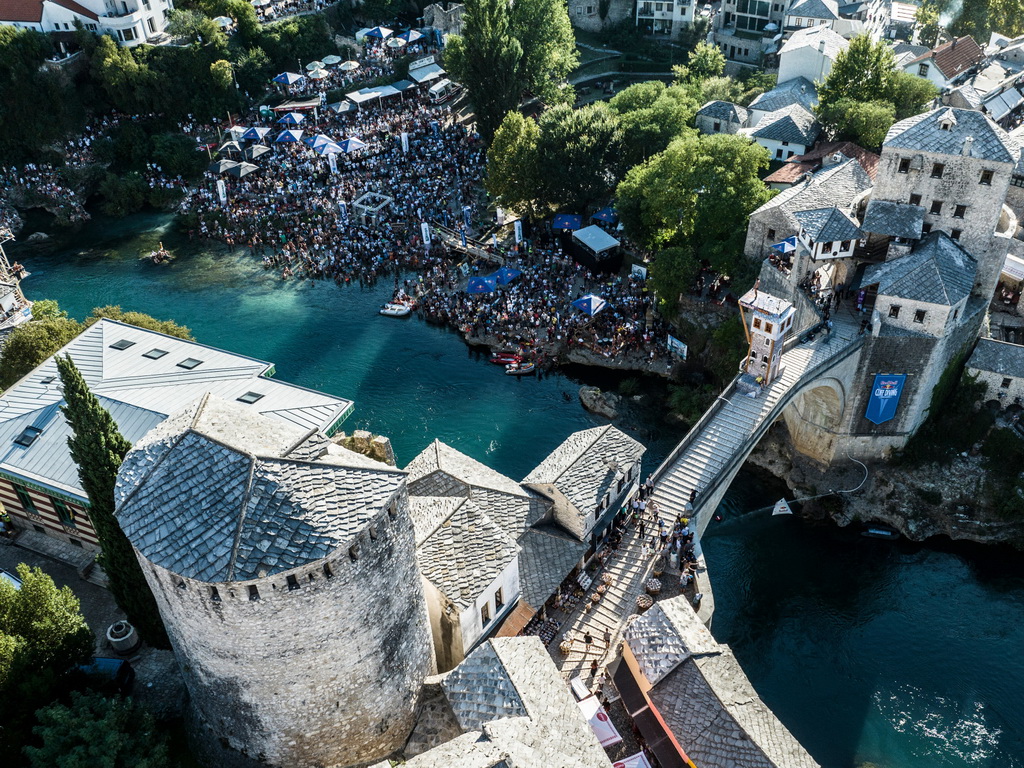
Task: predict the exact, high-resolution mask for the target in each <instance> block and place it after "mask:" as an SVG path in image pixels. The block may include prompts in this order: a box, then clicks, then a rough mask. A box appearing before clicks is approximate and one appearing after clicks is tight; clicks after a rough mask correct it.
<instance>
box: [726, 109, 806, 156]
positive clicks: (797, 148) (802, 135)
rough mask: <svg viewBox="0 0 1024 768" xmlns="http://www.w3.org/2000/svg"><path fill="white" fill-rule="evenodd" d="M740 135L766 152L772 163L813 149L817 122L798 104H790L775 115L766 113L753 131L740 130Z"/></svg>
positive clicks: (747, 129)
mask: <svg viewBox="0 0 1024 768" xmlns="http://www.w3.org/2000/svg"><path fill="white" fill-rule="evenodd" d="M740 133H742V134H746V135H748V136H750V138H751V139H753V140H754V141H755V142H757V143H758V144H760V145H761V146H762V147H764V148H765V149H767V150H768V154H769V155H770V156H771V158H772V159H773V160H788V159H789V158H791V157H793V156H794V155H802V154H804V153H805V152H807V150H808V149H810V148H811V147H813V146H814V142H815V141H816V140H817V138H818V134H819V133H821V126H820V125H819V124H818V120H817V118H815V116H814V115H813V114H811V113H810V112H809V111H808V110H807V109H805V108H804V107H803V106H801V105H800V104H793V105H792V106H789V107H785V108H783V109H780V110H778V111H776V112H769V113H768V114H767V115H765V117H764V118H763V119H762V120H761V121H760V122H759V123H758V124H757V125H756V126H754V127H751V128H742V129H740Z"/></svg>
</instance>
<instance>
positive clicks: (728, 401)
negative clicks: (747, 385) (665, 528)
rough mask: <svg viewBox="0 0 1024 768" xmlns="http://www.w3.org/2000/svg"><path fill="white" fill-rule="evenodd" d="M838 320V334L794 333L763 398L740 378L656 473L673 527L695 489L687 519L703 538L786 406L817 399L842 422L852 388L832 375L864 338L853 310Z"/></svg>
mask: <svg viewBox="0 0 1024 768" xmlns="http://www.w3.org/2000/svg"><path fill="white" fill-rule="evenodd" d="M833 321H834V327H833V329H832V333H831V334H829V335H826V334H824V333H821V334H819V335H818V336H817V337H816V338H815V339H814V340H812V341H809V342H805V343H802V344H801V343H800V342H799V337H794V338H793V339H792V340H791V341H790V342H789V343H788V344H787V345H786V348H785V349H784V351H783V355H782V361H781V365H780V372H779V375H778V377H777V378H776V379H775V381H773V382H772V383H771V385H770V386H768V387H766V388H765V389H764V391H762V392H761V393H760V395H759V396H758V397H756V398H751V397H750V396H749V395H748V394H747V393H745V392H743V391H742V390H740V389H737V386H736V381H737V380H735V379H734V380H733V382H732V383H731V384H730V385H729V386H728V387H726V389H725V391H724V392H722V394H721V395H719V396H718V398H717V399H716V400H715V402H714V404H713V405H712V406H711V407H710V408H709V409H708V410H707V412H706V413H705V414H704V415H703V416H702V417H701V419H700V421H698V422H697V423H696V424H695V425H694V427H693V429H691V430H690V431H689V433H687V435H686V437H684V438H683V439H682V441H681V442H680V443H679V445H677V446H676V447H675V449H674V450H673V451H672V453H671V454H669V456H668V458H666V459H665V461H664V462H663V463H662V465H661V466H660V467H658V469H657V470H655V472H654V482H655V490H654V498H655V500H656V501H657V502H658V506H659V508H660V509H661V514H662V518H663V519H664V520H665V522H666V523H667V524H671V523H672V522H674V521H675V519H676V517H677V516H678V515H680V514H682V513H683V511H684V509H685V508H686V504H687V503H688V502H689V500H690V492H691V491H692V490H694V489H696V490H697V498H696V500H695V501H694V504H693V509H692V511H690V512H689V515H688V516H689V517H690V518H691V520H692V521H694V522H695V523H696V530H697V536H698V538H699V537H700V536H702V535H703V534H704V530H705V529H706V528H707V526H708V522H709V521H710V520H711V516H712V515H713V514H714V512H715V509H716V508H717V507H718V504H719V503H720V502H721V500H722V497H723V496H724V495H725V492H726V490H727V489H728V488H729V485H730V483H732V480H733V478H734V477H735V476H736V473H737V472H738V471H739V469H740V467H741V466H743V462H744V461H746V459H747V456H749V455H750V452H751V451H752V450H753V449H754V446H756V445H757V443H758V442H759V441H760V440H761V438H762V437H764V435H765V433H766V432H767V431H768V429H769V428H770V427H771V425H772V424H773V423H774V422H775V421H776V419H778V418H779V416H781V415H782V413H783V411H785V410H786V408H787V407H790V406H793V407H794V408H795V409H797V410H799V408H800V406H801V405H802V404H803V401H805V400H808V399H810V400H816V401H818V402H817V403H816V404H815V406H816V407H811V408H808V409H807V410H808V412H813V413H815V414H818V416H817V417H816V418H817V419H818V420H819V422H820V420H821V418H822V417H821V414H835V420H836V421H838V419H839V418H840V415H841V414H842V413H843V411H844V409H845V406H846V403H845V401H846V392H845V387H844V385H843V384H842V382H841V380H839V379H837V378H834V377H833V376H830V373H831V372H833V371H834V370H835V369H836V368H838V367H839V366H840V365H842V363H843V362H845V361H846V360H848V359H849V358H850V357H851V356H852V355H854V354H855V353H856V351H857V350H858V349H859V348H860V346H861V345H862V344H863V341H864V338H863V336H861V335H860V334H859V324H858V322H857V320H856V319H854V317H852V316H851V315H850V314H849V313H847V312H841V313H837V314H836V315H835V316H833ZM826 421H827V417H826ZM808 426H809V427H810V431H814V430H815V429H819V430H821V429H823V430H826V431H827V430H828V429H829V428H831V427H833V426H836V425H835V424H829V423H814V424H809V425H808ZM797 429H799V427H797ZM795 437H796V436H795ZM691 525H692V523H691Z"/></svg>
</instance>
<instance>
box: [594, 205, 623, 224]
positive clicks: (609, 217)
mask: <svg viewBox="0 0 1024 768" xmlns="http://www.w3.org/2000/svg"><path fill="white" fill-rule="evenodd" d="M590 218H591V220H592V221H605V222H608V223H609V224H614V223H615V222H617V221H618V220H619V214H617V213H616V212H615V209H614V208H612V207H611V206H608V207H607V208H602V209H601V210H600V211H598V212H597V213H595V214H594V215H593V216H591V217H590Z"/></svg>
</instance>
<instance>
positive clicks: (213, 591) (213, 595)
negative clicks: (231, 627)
mask: <svg viewBox="0 0 1024 768" xmlns="http://www.w3.org/2000/svg"><path fill="white" fill-rule="evenodd" d="M210 599H211V600H213V602H215V603H219V602H220V592H218V591H217V588H216V587H210Z"/></svg>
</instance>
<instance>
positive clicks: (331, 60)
mask: <svg viewBox="0 0 1024 768" xmlns="http://www.w3.org/2000/svg"><path fill="white" fill-rule="evenodd" d="M323 62H324V64H326V65H327V66H328V67H333V66H334V65H336V64H341V56H336V55H335V54H333V53H332V54H331V55H330V56H324V58H323Z"/></svg>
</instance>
